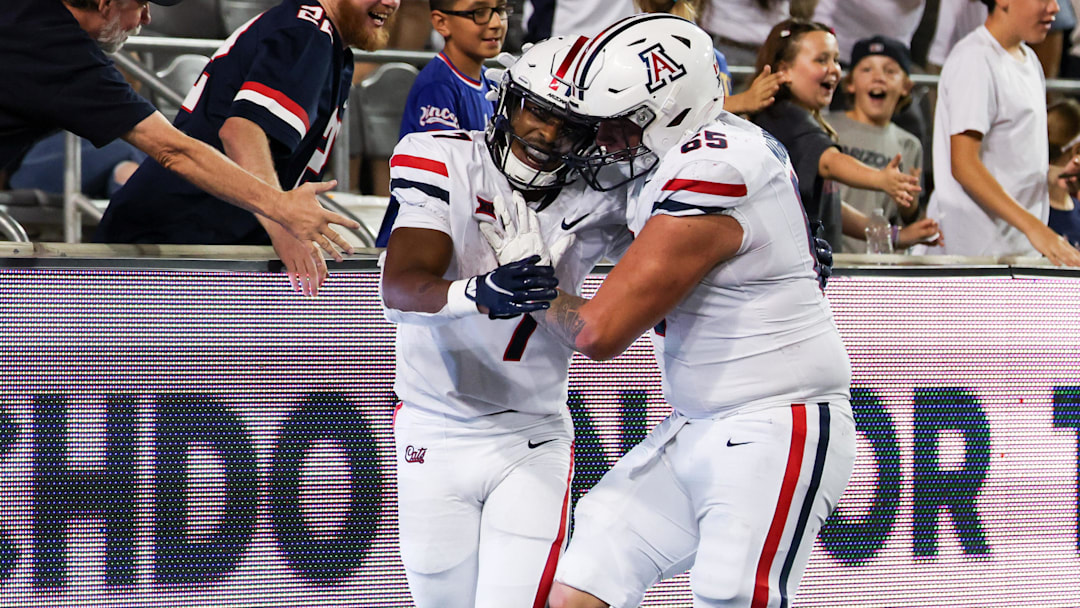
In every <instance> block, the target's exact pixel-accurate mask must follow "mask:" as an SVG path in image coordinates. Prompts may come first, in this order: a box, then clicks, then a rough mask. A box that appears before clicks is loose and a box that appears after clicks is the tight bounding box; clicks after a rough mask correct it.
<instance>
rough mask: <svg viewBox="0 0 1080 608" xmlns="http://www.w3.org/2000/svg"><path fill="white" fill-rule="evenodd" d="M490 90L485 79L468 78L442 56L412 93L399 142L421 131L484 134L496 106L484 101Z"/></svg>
mask: <svg viewBox="0 0 1080 608" xmlns="http://www.w3.org/2000/svg"><path fill="white" fill-rule="evenodd" d="M491 88H492V87H491V85H490V83H488V81H487V79H486V78H484V76H482V75H481V77H480V80H473V79H472V78H469V77H468V76H466V75H465V74H462V73H461V71H459V70H458V69H457V68H456V67H454V64H453V63H451V61H450V60H449V59H448V58H447V57H446V55H444V54H443V53H439V54H438V55H436V56H435V57H434V58H433V59H432V60H431V61H429V62H428V64H427V65H426V66H424V69H422V70H420V73H419V74H417V75H416V80H415V81H414V82H413V86H412V88H411V89H409V98H408V100H407V101H406V102H405V112H404V113H403V114H402V118H401V130H400V131H399V132H398V139H399V140H400V139H402V138H403V137H405V136H406V135H408V134H409V133H417V132H421V131H437V130H462V131H483V130H484V128H485V127H487V122H488V120H490V119H491V116H492V115H493V114H494V113H495V104H493V103H492V102H490V101H488V100H487V98H486V97H485V95H487V92H488V91H490V90H491Z"/></svg>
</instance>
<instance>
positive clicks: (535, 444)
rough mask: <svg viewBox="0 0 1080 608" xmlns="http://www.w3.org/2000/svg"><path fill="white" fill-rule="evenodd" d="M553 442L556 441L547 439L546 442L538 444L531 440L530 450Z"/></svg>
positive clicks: (538, 442)
mask: <svg viewBox="0 0 1080 608" xmlns="http://www.w3.org/2000/svg"><path fill="white" fill-rule="evenodd" d="M552 441H555V440H554V439H545V440H544V441H537V442H535V443H534V442H533V440H532V439H530V440H529V449H530V450H535V449H536V448H538V447H540V446H542V445H544V444H545V443H551V442H552Z"/></svg>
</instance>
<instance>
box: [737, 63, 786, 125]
mask: <svg viewBox="0 0 1080 608" xmlns="http://www.w3.org/2000/svg"><path fill="white" fill-rule="evenodd" d="M788 80H789V76H788V74H786V73H784V72H777V73H776V74H774V73H773V71H772V66H769V65H766V66H765V68H764V69H763V70H762V71H761V73H760V74H758V75H757V77H756V78H754V81H753V82H751V83H750V88H748V89H747V90H745V91H743V92H742V93H739V94H737V95H731V96H729V97H728V98H727V99H726V100H725V101H724V109H725V110H727V111H728V112H731V113H733V114H755V113H757V112H760V111H761V110H764V109H765V108H767V107H769V106H771V105H772V104H773V102H775V101H776V94H777V93H778V92H779V91H780V86H781V85H782V84H784V83H785V82H787V81H788Z"/></svg>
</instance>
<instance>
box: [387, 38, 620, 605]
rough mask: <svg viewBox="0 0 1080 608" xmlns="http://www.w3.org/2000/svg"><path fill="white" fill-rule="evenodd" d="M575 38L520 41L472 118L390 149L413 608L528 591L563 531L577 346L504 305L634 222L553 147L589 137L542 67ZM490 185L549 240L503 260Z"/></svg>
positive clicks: (531, 297) (393, 300)
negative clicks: (487, 112)
mask: <svg viewBox="0 0 1080 608" xmlns="http://www.w3.org/2000/svg"><path fill="white" fill-rule="evenodd" d="M585 42H586V39H585V38H579V39H553V40H550V41H547V42H543V43H540V44H537V45H536V46H534V47H532V48H531V49H529V51H528V52H526V53H525V54H524V55H523V56H522V58H521V60H519V61H518V62H517V63H516V64H514V66H513V67H512V68H511V69H509V70H508V71H507V73H506V74H505V75H504V77H503V80H502V83H501V85H500V99H499V104H498V109H497V111H496V114H495V117H494V119H493V122H492V124H491V126H489V128H488V129H487V131H486V132H479V131H473V132H468V131H445V132H437V133H416V134H411V135H408V136H407V137H405V138H404V139H402V141H401V142H400V143H399V144H398V145H397V147H396V148H395V150H394V155H393V157H392V158H391V160H390V165H391V192H392V196H393V197H394V198H395V199H396V200H397V201H398V202H399V203H400V204H401V210H400V214H399V215H398V218H397V220H396V222H395V225H394V231H393V233H392V234H391V236H390V240H389V243H388V245H387V250H386V258H385V260H384V263H383V270H382V281H381V288H382V298H383V304H384V307H385V311H386V316H387V318H389V319H390V320H391V321H394V322H397V323H398V326H397V342H396V350H397V378H396V381H395V385H394V388H395V390H396V392H397V395H398V397H399V399H400V400H401V403H400V405H399V407H398V411H397V412H396V414H395V422H394V436H395V441H396V449H397V456H396V462H397V474H398V477H397V483H398V505H399V515H400V520H399V522H400V544H401V555H402V561H403V562H404V565H405V570H406V574H407V577H408V581H409V588H410V591H411V592H412V595H413V599H414V601H415V603H416V605H417V606H419V607H421V608H428V607H430V608H453V607H459V606H460V607H462V608H464V607H473V606H491V607H495V606H498V607H500V608H504V607H506V606H512V607H520V606H540V607H542V606H544V604H545V601H546V599H547V595H548V591H549V589H550V586H551V582H552V579H553V577H554V572H555V566H556V563H557V561H558V559H559V556H560V555H561V553H562V550H563V548H564V546H565V542H566V532H567V524H568V518H569V512H568V511H569V503H570V483H571V478H572V477H573V438H574V435H573V429H572V425H571V419H570V414H569V410H568V408H567V382H568V369H569V365H570V360H571V356H572V354H573V350H572V349H571V348H569V347H567V346H565V345H563V344H562V343H561V342H559V341H557V340H555V339H554V338H553V337H552V336H551V335H549V334H547V333H546V332H543V331H536V328H537V326H536V322H535V321H534V320H533V318H532V317H529V316H527V315H526V316H521V315H520V314H518V313H522V312H528V311H530V310H534V309H537V308H541V307H542V306H546V305H547V302H546V301H544V300H545V299H551V298H553V297H554V295H555V291H554V289H553V288H552V287H553V284H554V281H553V280H552V279H551V278H550V277H545V276H544V275H543V273H542V270H543V269H545V268H547V269H548V271H549V274H550V270H551V267H553V268H554V276H555V277H557V279H558V284H559V285H560V286H561V287H562V288H563V289H564V290H566V291H568V292H571V293H577V292H578V290H579V288H580V286H581V284H582V282H583V281H584V278H585V276H586V274H587V273H588V272H589V271H591V270H592V268H593V267H594V265H595V264H596V263H597V262H599V261H600V260H601V259H602V258H604V257H608V258H613V257H616V256H617V255H618V254H620V253H621V252H622V251H623V250H624V249H625V248H626V247H627V246H628V245H629V243H630V241H631V240H632V235H630V233H629V231H628V230H627V228H626V197H625V192H623V193H619V192H617V191H616V192H609V193H601V192H597V191H594V190H592V189H590V188H589V187H588V186H586V185H585V184H583V183H582V182H581V180H577V182H576V183H573V182H571V181H570V180H571V172H570V171H569V169H568V168H567V167H566V166H564V164H563V162H562V160H561V155H563V154H565V153H567V152H570V151H572V150H573V149H575V148H576V147H578V146H580V145H582V144H583V143H585V142H591V141H592V136H591V133H592V131H591V127H589V126H583V125H575V124H572V123H570V122H568V121H566V120H565V118H566V114H565V109H566V87H560V86H557V81H553V74H559V73H562V72H565V69H566V66H567V65H569V62H570V61H572V59H573V56H574V54H576V53H578V52H580V50H581V48H582V47H583V46H584V43H585ZM560 70H562V72H560ZM553 82H554V83H555V86H554V88H552V85H553ZM496 201H498V202H499V203H500V204H499V208H500V210H502V211H503V214H504V215H505V214H506V213H509V214H510V217H514V216H516V217H520V218H523V220H527V221H534V222H536V223H535V224H534V225H531V227H530V229H529V230H528V231H527V232H528V233H529V234H530V235H532V236H536V237H538V238H540V239H542V241H543V249H544V250H545V257H547V251H548V250H550V251H551V256H550V258H547V259H538V258H532V259H530V260H523V261H517V262H515V260H520V258H524V257H526V256H527V254H525V253H522V254H521V255H518V253H517V252H520V251H523V249H522V248H523V247H524V245H523V244H522V243H520V242H518V241H517V240H515V239H511V238H506V239H501V238H500V235H499V234H498V233H497V231H492V230H491V226H493V225H494V222H495V219H496V218H495V205H494V203H495V202H496ZM504 202H505V204H503V203H504ZM507 221H508V222H509V223H510V224H511V225H512V224H513V221H512V220H510V219H507ZM482 226H483V227H484V228H485V230H487V231H488V232H489V233H490V237H491V238H492V239H494V240H495V241H496V245H497V246H496V248H495V250H493V248H492V246H491V245H489V243H488V241H487V240H486V238H485V236H484V235H483V234H482V233H481V227H482ZM543 264H550V266H544V265H543ZM474 288H475V290H476V291H475V294H472V291H471V290H472V289H474ZM488 309H490V313H491V317H492V318H489V315H485V314H481V310H482V311H483V312H489V311H488ZM515 314H517V316H513V315H515ZM496 317H498V318H496ZM506 317H512V318H506ZM493 319H494V320H493Z"/></svg>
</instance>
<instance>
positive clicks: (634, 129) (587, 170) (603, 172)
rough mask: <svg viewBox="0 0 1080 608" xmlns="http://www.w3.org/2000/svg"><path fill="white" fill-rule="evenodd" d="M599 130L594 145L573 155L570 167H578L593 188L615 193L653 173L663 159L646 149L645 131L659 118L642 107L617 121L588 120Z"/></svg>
mask: <svg viewBox="0 0 1080 608" xmlns="http://www.w3.org/2000/svg"><path fill="white" fill-rule="evenodd" d="M580 120H582V121H591V122H592V123H593V124H594V125H595V126H594V130H595V133H596V135H595V138H594V141H593V144H592V145H591V146H589V147H588V148H586V149H584V150H583V151H582V153H581V154H572V155H570V156H569V157H568V159H567V163H568V164H570V165H571V166H572V167H574V168H575V169H576V170H577V171H578V172H580V173H581V176H582V177H583V178H584V179H585V182H586V183H587V184H589V187H591V188H593V189H594V190H599V191H601V192H607V191H609V190H614V189H615V188H618V187H619V186H622V185H624V184H626V183H628V182H630V181H633V180H634V179H636V178H638V177H641V176H643V175H646V174H648V173H649V172H650V171H652V169H653V167H655V166H656V163H657V162H659V160H660V159H659V157H657V155H656V154H655V153H654V152H653V151H652V150H650V149H649V148H648V146H646V145H645V142H644V133H645V129H646V128H647V127H648V126H649V125H650V124H651V123H652V122H653V121H655V120H656V115H655V114H654V113H653V111H652V110H651V109H649V108H648V107H647V106H645V105H642V106H640V107H638V108H635V109H634V110H631V111H630V112H628V113H626V114H624V115H622V116H617V117H614V118H601V119H596V118H592V119H587V118H585V117H581V118H580Z"/></svg>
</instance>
